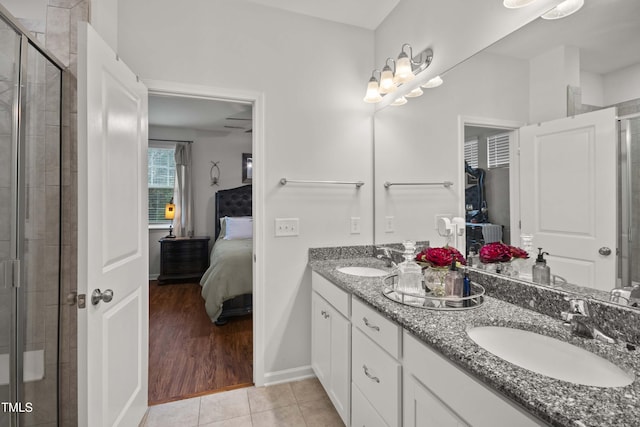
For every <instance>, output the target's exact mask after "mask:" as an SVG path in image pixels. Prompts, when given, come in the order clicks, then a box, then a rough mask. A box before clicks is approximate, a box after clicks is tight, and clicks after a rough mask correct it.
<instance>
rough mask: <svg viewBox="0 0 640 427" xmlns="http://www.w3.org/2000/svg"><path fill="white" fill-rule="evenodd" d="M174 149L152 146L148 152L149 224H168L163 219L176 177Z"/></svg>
mask: <svg viewBox="0 0 640 427" xmlns="http://www.w3.org/2000/svg"><path fill="white" fill-rule="evenodd" d="M174 153H175V148H174V147H172V146H169V145H163V146H155V147H154V146H152V145H151V143H150V145H149V150H148V162H149V171H148V186H149V224H169V223H170V222H171V221H170V220H167V219H164V207H165V205H166V204H167V203H169V201H170V200H171V198H172V197H173V185H174V182H175V176H176V162H175V157H174Z"/></svg>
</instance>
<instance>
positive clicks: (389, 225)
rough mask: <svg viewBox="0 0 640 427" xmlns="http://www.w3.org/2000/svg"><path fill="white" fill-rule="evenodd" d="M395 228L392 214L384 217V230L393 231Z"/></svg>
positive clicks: (386, 231)
mask: <svg viewBox="0 0 640 427" xmlns="http://www.w3.org/2000/svg"><path fill="white" fill-rule="evenodd" d="M394 231H396V230H395V225H394V222H393V217H392V216H386V217H385V218H384V232H385V233H393V232H394Z"/></svg>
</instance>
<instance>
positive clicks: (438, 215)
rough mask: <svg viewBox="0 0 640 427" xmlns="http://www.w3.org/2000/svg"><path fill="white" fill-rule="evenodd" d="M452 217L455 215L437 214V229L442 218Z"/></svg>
mask: <svg viewBox="0 0 640 427" xmlns="http://www.w3.org/2000/svg"><path fill="white" fill-rule="evenodd" d="M451 217H453V215H451V214H435V225H434V227H435V229H436V230H437V229H438V226H439V221H440V218H447V219H448V220H451Z"/></svg>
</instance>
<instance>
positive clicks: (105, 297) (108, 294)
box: [91, 289, 113, 305]
mask: <svg viewBox="0 0 640 427" xmlns="http://www.w3.org/2000/svg"><path fill="white" fill-rule="evenodd" d="M112 299H113V291H112V290H111V289H107V290H106V291H104V292H102V291H100V289H94V291H93V292H92V293H91V304H93V305H98V304H99V303H100V301H104V302H109V301H111V300H112Z"/></svg>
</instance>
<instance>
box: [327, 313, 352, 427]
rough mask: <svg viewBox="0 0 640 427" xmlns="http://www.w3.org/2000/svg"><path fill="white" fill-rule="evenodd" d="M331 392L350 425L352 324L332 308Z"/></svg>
mask: <svg viewBox="0 0 640 427" xmlns="http://www.w3.org/2000/svg"><path fill="white" fill-rule="evenodd" d="M329 316H330V320H331V392H330V397H331V400H332V401H333V404H334V405H335V407H336V410H337V411H338V413H339V414H340V417H341V418H342V420H343V421H344V423H345V424H346V425H349V418H350V417H349V414H350V412H351V411H350V385H351V322H349V320H347V319H346V318H344V317H343V316H342V315H340V313H338V311H337V310H335V309H334V308H333V307H331V306H330V308H329Z"/></svg>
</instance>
